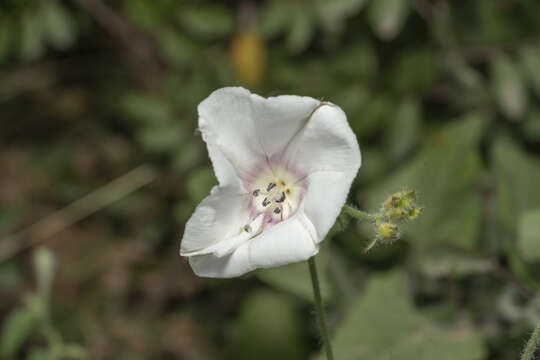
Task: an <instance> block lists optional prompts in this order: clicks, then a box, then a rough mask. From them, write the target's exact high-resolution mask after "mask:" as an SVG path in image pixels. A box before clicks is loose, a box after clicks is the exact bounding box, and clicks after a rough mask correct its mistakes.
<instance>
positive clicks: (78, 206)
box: [0, 165, 157, 263]
mask: <svg viewBox="0 0 540 360" xmlns="http://www.w3.org/2000/svg"><path fill="white" fill-rule="evenodd" d="M156 177H157V172H156V171H155V170H153V169H152V168H150V167H148V166H147V165H141V166H139V167H137V168H135V169H133V170H131V171H129V172H128V173H126V174H124V175H122V176H120V177H119V178H117V179H115V180H113V181H111V182H110V183H108V184H106V185H105V186H103V187H101V188H99V189H97V190H95V191H93V192H91V193H90V194H88V195H86V196H84V197H82V198H80V199H79V200H76V201H74V202H73V203H71V204H69V205H67V206H66V207H64V208H62V209H60V210H58V211H56V212H54V213H52V214H50V215H48V216H46V217H44V218H43V219H41V220H39V221H38V222H36V223H35V224H33V225H30V226H29V227H27V228H25V229H23V230H21V231H20V232H18V233H15V234H13V235H11V236H7V237H5V238H3V239H2V240H0V263H1V262H3V261H6V260H7V259H9V258H11V257H12V256H14V255H16V254H17V253H19V252H20V251H23V250H25V249H27V248H29V247H32V246H35V245H36V244H38V243H40V242H42V241H44V240H46V239H48V238H50V237H51V236H53V235H55V234H57V233H59V232H60V231H62V230H64V229H66V228H68V227H70V226H71V225H73V224H75V223H76V222H78V221H80V220H82V219H84V218H86V217H87V216H89V215H91V214H93V213H95V212H97V211H99V210H101V209H103V208H105V207H107V206H109V205H110V204H112V203H114V202H115V201H118V200H120V199H121V198H123V197H125V196H126V195H129V194H130V193H132V192H134V191H136V190H138V189H140V188H141V187H143V186H145V185H147V184H149V183H151V182H152V181H154V180H155V179H156Z"/></svg>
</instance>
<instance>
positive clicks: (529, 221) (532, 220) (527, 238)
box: [518, 208, 540, 261]
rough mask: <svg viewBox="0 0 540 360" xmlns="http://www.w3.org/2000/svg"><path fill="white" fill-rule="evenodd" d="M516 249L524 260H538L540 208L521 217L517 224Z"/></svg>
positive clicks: (539, 255) (539, 251) (539, 249)
mask: <svg viewBox="0 0 540 360" xmlns="http://www.w3.org/2000/svg"><path fill="white" fill-rule="evenodd" d="M518 249H519V251H520V253H521V256H522V257H523V259H524V260H526V261H539V260H540V208H538V209H535V210H531V211H527V212H525V213H524V214H523V215H521V217H520V219H519V224H518Z"/></svg>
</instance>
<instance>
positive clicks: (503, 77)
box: [491, 55, 528, 120]
mask: <svg viewBox="0 0 540 360" xmlns="http://www.w3.org/2000/svg"><path fill="white" fill-rule="evenodd" d="M491 78H492V88H493V92H494V94H495V98H496V100H497V102H498V103H499V106H500V107H501V111H502V112H503V114H504V115H505V116H507V117H508V118H510V119H512V120H519V119H520V118H521V117H522V116H523V114H524V113H525V111H526V110H527V103H528V95H527V89H526V87H525V84H524V82H523V77H522V75H521V73H520V69H519V68H518V67H517V66H516V65H515V64H514V63H513V61H512V60H511V59H510V58H509V57H507V56H504V55H501V56H498V57H496V58H495V59H494V60H492V62H491Z"/></svg>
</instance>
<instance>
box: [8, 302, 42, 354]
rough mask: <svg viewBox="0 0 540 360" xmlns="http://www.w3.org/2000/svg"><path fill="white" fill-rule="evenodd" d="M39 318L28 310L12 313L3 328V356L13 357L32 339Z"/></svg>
mask: <svg viewBox="0 0 540 360" xmlns="http://www.w3.org/2000/svg"><path fill="white" fill-rule="evenodd" d="M36 320H37V318H36V317H35V315H34V313H32V312H31V311H29V310H27V309H19V310H15V311H13V312H11V313H10V314H9V315H8V317H7V319H6V320H5V321H4V324H3V326H2V340H1V342H0V352H1V354H2V355H3V356H6V357H11V356H13V355H14V354H15V353H16V352H17V350H18V349H19V348H20V347H21V345H22V344H23V343H24V342H25V341H26V340H27V339H28V338H29V337H30V335H31V334H32V330H33V328H34V326H35V325H36Z"/></svg>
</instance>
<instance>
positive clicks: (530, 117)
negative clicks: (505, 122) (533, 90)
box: [521, 108, 540, 141]
mask: <svg viewBox="0 0 540 360" xmlns="http://www.w3.org/2000/svg"><path fill="white" fill-rule="evenodd" d="M521 133H522V134H523V136H524V137H525V138H526V139H528V140H530V141H540V109H538V108H533V109H531V110H530V111H529V113H528V114H527V116H526V117H525V119H524V120H523V121H522V122H521Z"/></svg>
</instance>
